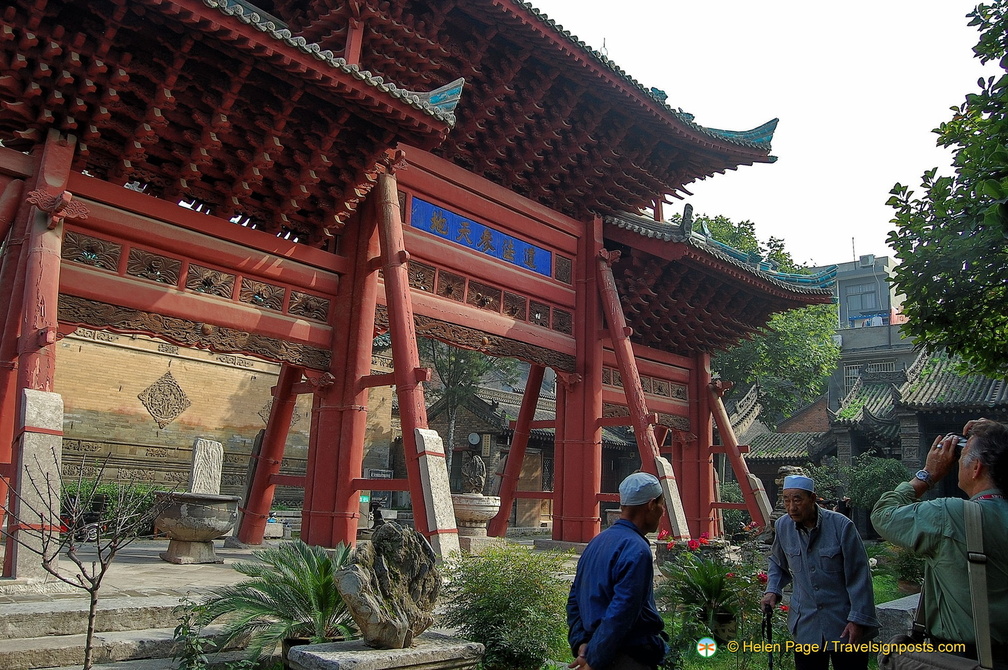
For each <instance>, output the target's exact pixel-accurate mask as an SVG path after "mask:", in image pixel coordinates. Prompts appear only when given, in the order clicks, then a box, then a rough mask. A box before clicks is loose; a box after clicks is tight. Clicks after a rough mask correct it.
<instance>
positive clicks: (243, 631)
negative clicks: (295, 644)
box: [197, 540, 356, 657]
mask: <svg viewBox="0 0 1008 670" xmlns="http://www.w3.org/2000/svg"><path fill="white" fill-rule="evenodd" d="M351 552H352V547H350V546H349V545H344V544H343V543H340V544H339V545H337V547H336V548H335V549H332V550H327V549H324V548H322V547H315V546H311V545H307V544H305V543H304V542H301V541H300V540H298V541H296V542H285V543H283V544H280V545H278V546H276V547H269V548H266V549H261V550H259V551H256V552H253V554H252V556H253V557H255V558H256V559H258V560H259V561H260V562H258V563H251V562H250V563H235V564H234V566H233V567H234V569H235V570H237V571H238V572H240V573H242V574H244V575H247V576H248V577H250V579H247V580H245V581H243V582H239V583H238V584H233V585H231V586H224V587H220V588H217V589H214V590H213V591H211V595H210V598H209V599H208V600H207V601H206V602H204V603H203V604H201V605H199V606H198V608H197V609H198V616H199V621H200V624H201V625H206V624H209V623H211V622H213V621H216V620H217V619H221V620H222V621H223V622H224V625H225V630H226V632H227V636H228V641H230V640H233V639H235V638H237V637H239V636H245V635H247V636H248V637H249V645H248V649H249V651H250V652H252V653H253V655H254V656H255V657H258V656H261V655H262V654H263V653H266V652H271V651H273V650H274V649H275V648H276V646H277V644H279V643H280V642H282V641H283V640H289V639H296V638H300V639H307V640H309V641H310V642H312V643H318V642H326V641H330V640H334V639H342V638H348V637H353V636H354V635H355V634H356V628H355V626H354V622H353V619H352V618H351V616H350V612H349V610H348V609H347V607H346V604H345V603H344V602H343V597H342V596H341V595H340V593H339V591H338V590H336V579H335V575H336V572H337V571H338V570H340V569H341V568H343V567H344V566H345V565H346V564H347V563H348V562H349V559H350V555H351Z"/></svg>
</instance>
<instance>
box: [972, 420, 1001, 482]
mask: <svg viewBox="0 0 1008 670" xmlns="http://www.w3.org/2000/svg"><path fill="white" fill-rule="evenodd" d="M969 436H970V438H971V439H972V440H973V444H972V445H970V450H969V459H968V460H967V463H969V462H972V461H973V460H974V459H977V458H979V459H980V462H981V463H983V464H984V465H985V466H986V467H987V469H988V470H989V471H990V473H991V479H992V480H994V486H996V487H998V489H1000V490H1001V491H1002V492H1008V425H1005V424H1003V423H1000V422H998V421H981V422H979V423H975V424H973V426H972V428H970V434H969Z"/></svg>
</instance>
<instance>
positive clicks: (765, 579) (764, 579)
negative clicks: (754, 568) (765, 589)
mask: <svg viewBox="0 0 1008 670" xmlns="http://www.w3.org/2000/svg"><path fill="white" fill-rule="evenodd" d="M756 579H758V580H759V582H760V584H766V583H767V582H768V581H770V578H769V577H767V573H765V572H763V571H762V570H761V571H759V572H757V573H756Z"/></svg>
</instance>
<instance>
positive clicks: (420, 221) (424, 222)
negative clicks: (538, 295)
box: [410, 197, 553, 277]
mask: <svg viewBox="0 0 1008 670" xmlns="http://www.w3.org/2000/svg"><path fill="white" fill-rule="evenodd" d="M410 225H412V226H413V227H414V228H417V229H419V230H423V231H426V232H428V233H431V234H432V235H437V236H438V237H440V238H442V239H445V240H448V241H449V242H454V243H455V244H460V245H462V246H463V247H466V248H467V249H472V250H473V251H476V252H479V253H481V254H486V255H487V256H493V257H494V258H498V259H500V260H502V261H504V262H505V263H511V264H512V265H517V266H518V267H520V268H523V269H525V270H531V271H532V272H536V273H538V274H541V275H543V276H545V277H551V276H552V267H553V254H552V253H551V252H549V251H547V250H546V249H543V248H542V247H537V246H536V245H534V244H530V243H528V242H526V241H525V240H521V239H518V238H517V237H514V236H513V235H508V234H506V233H502V232H501V231H499V230H496V229H494V228H491V227H490V226H484V225H483V224H482V223H476V222H475V221H470V220H469V219H467V218H465V217H463V216H459V215H458V214H456V213H455V212H452V211H451V210H448V209H445V208H444V207H438V206H436V205H433V204H431V203H429V202H427V201H426V200H422V199H420V198H417V197H414V198H413V207H412V211H411V214H410Z"/></svg>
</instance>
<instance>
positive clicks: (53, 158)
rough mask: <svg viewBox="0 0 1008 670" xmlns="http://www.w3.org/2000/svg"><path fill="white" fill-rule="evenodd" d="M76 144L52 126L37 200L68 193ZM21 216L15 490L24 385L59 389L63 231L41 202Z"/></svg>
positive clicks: (12, 442)
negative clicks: (23, 240)
mask: <svg viewBox="0 0 1008 670" xmlns="http://www.w3.org/2000/svg"><path fill="white" fill-rule="evenodd" d="M75 148H76V140H75V139H74V138H72V137H71V138H63V137H61V136H60V134H59V132H58V131H55V130H51V131H49V135H48V136H47V138H46V143H45V146H44V147H43V149H42V152H41V156H40V158H39V162H38V167H37V169H36V172H35V178H34V183H33V185H32V186H33V188H32V192H33V193H34V195H33V196H32V197H33V200H34V201H35V202H38V203H42V202H44V201H46V200H51V199H52V198H60V197H62V196H63V194H64V192H65V190H66V186H67V181H68V180H69V177H70V166H71V164H72V161H73V155H74V149H75ZM19 216H22V217H24V220H25V224H24V230H25V235H26V244H25V245H24V247H23V248H22V249H21V254H20V265H21V268H20V269H21V272H19V273H17V274H20V276H21V278H20V280H14V281H13V284H14V286H13V288H14V290H15V293H14V295H12V296H11V300H10V304H9V308H8V313H7V315H8V317H10V318H8V320H7V323H5V333H4V342H5V343H6V344H7V346H8V347H10V345H11V344H13V343H14V342H15V341H16V344H17V346H16V363H15V360H14V358H15V357H14V356H13V355H12V354H13V352H11V351H10V350H8V352H7V353H8V355H9V356H10V357H9V358H5V359H3V360H2V361H0V363H2V364H3V368H4V369H3V375H2V376H0V393H3V397H2V398H0V412H2V413H3V420H2V422H0V429H2V430H4V431H9V433H5V434H0V467H2V468H3V469H4V470H6V472H5V473H4V474H6V475H7V476H8V478H9V481H10V482H11V485H12V486H13V487H14V489H15V491H16V490H19V489H18V487H19V486H21V484H22V482H19V481H17V479H16V474H17V472H19V470H20V467H21V464H20V460H21V455H20V453H19V452H20V444H19V441H18V440H17V439H16V438H15V436H14V435H13V433H14V425H15V421H16V418H17V415H18V413H19V412H20V404H21V403H20V398H21V389H23V388H30V389H34V390H37V391H47V392H51V391H52V389H53V378H54V376H55V373H56V346H55V345H56V331H57V327H58V325H59V321H58V314H57V305H58V302H59V272H60V251H61V248H62V235H63V225H62V220H61V219H60V218H57V217H54V216H51V215H50V213H47V212H45V211H42V209H40V208H39V207H38V206H36V205H32V206H30V207H29V206H23V207H21V208H20V211H19ZM12 226H13V229H14V230H16V229H18V227H19V225H18V222H17V221H15V222H14V223H13V224H12ZM11 260H13V259H11ZM22 288H23V290H20V289H22ZM19 296H20V299H19ZM8 326H9V327H11V332H9V333H8V332H6V327H8ZM15 333H16V334H17V337H16V340H15ZM8 365H10V367H8ZM0 494H2V495H3V496H4V500H5V502H8V501H9V496H10V492H9V491H8V490H7V487H6V486H3V488H2V490H0ZM5 521H6V523H7V533H8V538H9V539H8V543H12V542H16V541H17V540H16V536H17V533H18V529H17V528H16V526H15V523H14V522H15V521H16V520H15V519H13V518H7V519H6V520H5ZM8 546H11V545H10V544H8ZM14 553H15V552H12V551H8V552H7V555H6V560H5V564H4V574H5V575H10V574H11V572H12V570H13V563H12V560H13V556H14Z"/></svg>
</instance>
